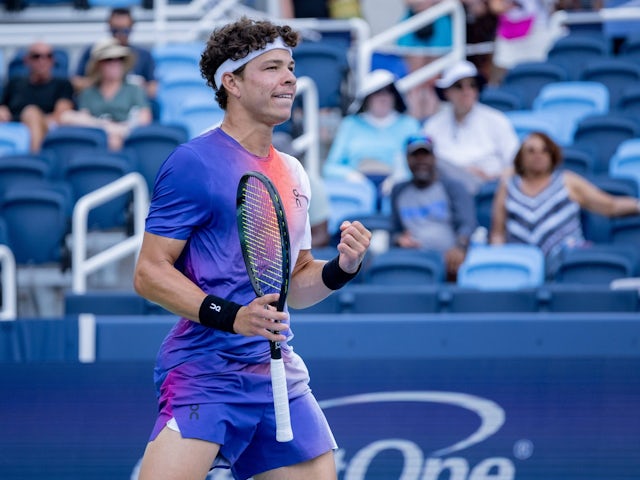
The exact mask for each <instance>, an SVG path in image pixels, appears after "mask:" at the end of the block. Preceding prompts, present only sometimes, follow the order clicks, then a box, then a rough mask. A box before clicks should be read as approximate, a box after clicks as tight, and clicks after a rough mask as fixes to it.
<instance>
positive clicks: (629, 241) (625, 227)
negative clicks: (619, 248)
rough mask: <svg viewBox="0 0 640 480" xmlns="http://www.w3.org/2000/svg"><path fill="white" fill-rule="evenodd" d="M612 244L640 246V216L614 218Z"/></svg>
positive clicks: (612, 222)
mask: <svg viewBox="0 0 640 480" xmlns="http://www.w3.org/2000/svg"><path fill="white" fill-rule="evenodd" d="M611 243H612V244H614V245H627V246H630V247H638V245H640V216H638V215H635V216H633V217H620V218H614V219H613V220H612V221H611Z"/></svg>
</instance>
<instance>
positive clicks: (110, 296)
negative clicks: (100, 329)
mask: <svg viewBox="0 0 640 480" xmlns="http://www.w3.org/2000/svg"><path fill="white" fill-rule="evenodd" d="M64 313H65V315H80V314H81V313H93V314H94V315H144V314H145V299H144V298H142V297H141V296H140V295H138V294H137V293H135V292H132V291H123V292H117V291H102V290H99V291H90V292H85V293H82V294H78V293H72V292H65V294H64Z"/></svg>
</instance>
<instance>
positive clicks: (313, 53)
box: [293, 40, 349, 111]
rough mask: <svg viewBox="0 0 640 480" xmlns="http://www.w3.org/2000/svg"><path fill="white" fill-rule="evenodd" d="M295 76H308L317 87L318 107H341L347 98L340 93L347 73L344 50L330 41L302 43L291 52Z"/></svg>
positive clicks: (347, 65)
mask: <svg viewBox="0 0 640 480" xmlns="http://www.w3.org/2000/svg"><path fill="white" fill-rule="evenodd" d="M293 59H294V60H295V62H296V75H297V76H298V77H310V78H311V79H312V80H313V81H314V82H315V84H316V87H317V88H318V103H319V107H320V108H341V109H342V110H343V111H345V108H346V103H347V99H345V98H344V97H343V91H344V88H345V85H346V83H345V82H347V76H348V73H349V62H348V60H347V52H346V49H345V48H343V47H340V46H338V45H336V44H335V43H333V42H331V41H326V40H321V41H318V42H313V41H304V42H302V43H300V44H299V45H298V46H297V47H296V48H295V50H294V51H293Z"/></svg>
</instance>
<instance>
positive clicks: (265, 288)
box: [236, 172, 293, 442]
mask: <svg viewBox="0 0 640 480" xmlns="http://www.w3.org/2000/svg"><path fill="white" fill-rule="evenodd" d="M236 206H237V210H236V218H237V221H238V232H239V234H240V246H241V248H242V257H243V258H244V263H245V266H246V267H247V273H248V274H249V279H250V280H251V285H252V286H253V290H254V291H255V293H256V295H258V296H259V297H261V296H263V295H267V294H269V293H279V294H280V299H279V300H278V303H277V305H275V307H276V308H277V310H278V311H279V312H282V311H283V310H284V305H285V302H286V299H287V292H288V290H289V273H290V262H291V259H290V254H289V229H288V228H287V219H286V217H285V213H284V207H283V205H282V202H281V200H280V196H279V195H278V192H277V190H276V188H275V186H274V185H273V184H272V183H271V180H269V179H268V178H267V177H266V176H264V175H263V174H261V173H260V172H249V173H246V174H245V175H243V176H242V178H241V179H240V183H239V184H238V193H237V202H236ZM269 347H270V350H271V386H272V389H273V405H274V409H275V415H276V440H277V441H279V442H288V441H290V440H291V439H293V431H292V430H291V419H290V416H289V395H288V393H287V379H286V376H285V371H284V362H283V360H282V352H281V350H280V343H278V342H272V341H269Z"/></svg>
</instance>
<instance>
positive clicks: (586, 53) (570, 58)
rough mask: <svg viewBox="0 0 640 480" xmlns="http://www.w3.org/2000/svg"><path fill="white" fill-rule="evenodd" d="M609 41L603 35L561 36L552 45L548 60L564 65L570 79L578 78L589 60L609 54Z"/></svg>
mask: <svg viewBox="0 0 640 480" xmlns="http://www.w3.org/2000/svg"><path fill="white" fill-rule="evenodd" d="M609 54H610V48H609V45H608V42H607V41H606V40H605V39H604V38H603V37H601V36H596V35H581V34H573V35H567V36H565V37H561V38H559V39H558V40H556V41H555V42H554V44H553V45H551V48H550V49H549V52H548V53H547V61H548V62H550V63H553V64H555V65H558V66H560V67H563V68H564V69H565V70H566V72H567V75H568V76H569V79H570V80H577V79H578V77H579V74H580V71H581V70H582V67H583V66H584V65H585V64H586V63H587V62H588V61H589V60H593V59H598V58H605V57H607V56H609Z"/></svg>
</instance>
